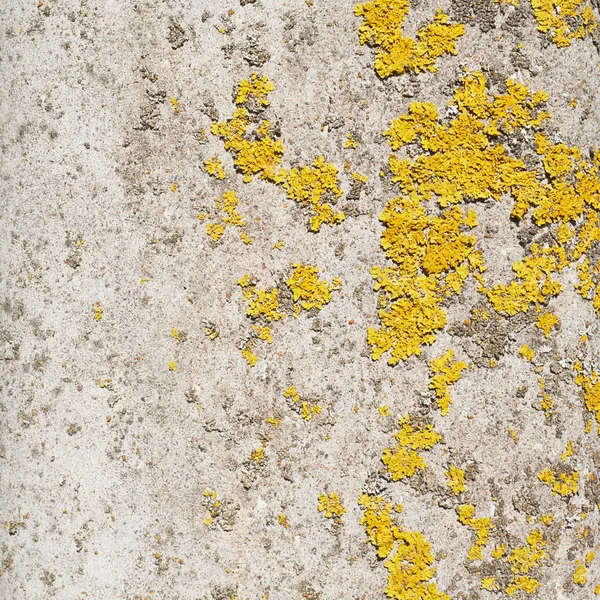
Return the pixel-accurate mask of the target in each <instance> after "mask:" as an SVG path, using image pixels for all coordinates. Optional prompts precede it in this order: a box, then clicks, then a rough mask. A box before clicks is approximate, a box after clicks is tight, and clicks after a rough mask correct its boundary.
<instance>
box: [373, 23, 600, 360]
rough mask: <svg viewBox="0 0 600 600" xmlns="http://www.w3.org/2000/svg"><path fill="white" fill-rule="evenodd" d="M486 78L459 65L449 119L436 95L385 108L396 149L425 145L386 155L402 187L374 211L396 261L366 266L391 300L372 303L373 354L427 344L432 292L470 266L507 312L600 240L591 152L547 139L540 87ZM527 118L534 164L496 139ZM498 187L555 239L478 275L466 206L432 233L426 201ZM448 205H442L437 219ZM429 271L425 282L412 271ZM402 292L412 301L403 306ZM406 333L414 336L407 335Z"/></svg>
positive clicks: (536, 303)
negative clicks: (378, 325) (403, 110)
mask: <svg viewBox="0 0 600 600" xmlns="http://www.w3.org/2000/svg"><path fill="white" fill-rule="evenodd" d="M382 35H386V34H385V32H383V33H382ZM486 84H487V81H486V78H485V76H484V75H483V74H482V73H481V72H476V73H473V74H469V75H466V76H465V77H464V78H463V80H462V83H461V85H460V86H459V88H458V89H457V90H456V92H455V94H454V99H453V100H452V101H451V105H453V107H454V109H455V113H454V115H455V116H453V117H452V118H451V119H449V120H448V121H447V122H442V121H441V120H440V118H439V115H438V111H437V109H436V107H435V106H434V105H433V104H431V103H427V102H413V103H412V104H411V105H410V106H409V110H408V113H407V114H404V115H402V116H400V117H398V118H396V119H394V120H393V121H392V122H391V124H390V127H389V128H388V129H387V130H386V131H385V132H384V135H385V136H386V137H387V138H388V140H389V144H390V146H391V148H392V150H393V151H398V150H401V149H402V147H403V146H405V145H406V144H413V145H416V146H417V147H419V146H420V149H421V150H422V152H421V153H419V154H417V156H416V158H410V157H407V156H403V157H399V156H398V155H396V154H393V155H392V156H390V159H389V169H390V172H391V179H392V181H393V182H394V183H396V184H398V186H399V188H400V191H401V192H402V194H403V197H401V198H397V199H394V200H392V201H390V203H388V207H386V210H385V211H384V213H383V214H382V221H383V222H384V223H385V225H386V231H385V232H384V236H383V237H382V247H383V249H384V250H385V251H386V253H387V254H388V258H390V260H392V261H394V262H395V263H396V264H395V266H394V268H392V269H387V270H385V269H380V268H378V269H376V270H375V271H374V273H373V275H374V277H375V279H376V280H377V286H376V289H377V290H380V289H381V290H383V292H382V294H380V298H381V304H382V308H380V311H382V310H383V307H385V306H386V305H389V306H390V308H391V307H394V308H395V309H396V311H395V314H394V313H392V312H391V310H389V309H388V310H387V311H384V313H383V314H380V318H381V320H382V324H383V323H384V321H385V326H384V327H382V329H381V330H379V331H377V330H371V331H370V332H369V336H370V343H371V345H373V346H375V349H374V358H376V357H377V356H380V355H381V354H382V353H384V352H386V351H387V350H391V349H392V348H394V345H393V341H394V337H399V338H400V339H402V340H403V341H402V344H401V345H402V347H403V348H402V350H396V348H394V349H395V350H396V355H395V356H393V357H392V359H393V362H394V364H395V363H396V362H398V360H401V359H403V356H410V355H411V354H414V353H415V352H414V351H413V347H415V346H416V347H417V348H418V347H420V346H421V345H422V344H424V343H431V340H432V339H435V332H436V330H437V329H440V328H441V327H443V326H444V325H445V313H444V312H443V311H442V310H441V309H440V308H439V304H440V303H441V300H439V298H440V296H441V295H442V294H445V295H446V296H447V295H451V294H453V293H454V294H455V293H459V292H460V291H461V289H462V285H463V283H464V281H465V279H466V278H467V277H468V275H469V272H472V273H473V275H474V277H475V279H476V280H477V281H478V283H479V288H478V289H479V291H480V292H482V293H484V294H485V295H486V296H487V298H488V300H489V301H490V302H491V304H492V305H493V307H494V309H495V310H496V311H497V312H498V313H501V314H504V315H507V316H512V315H515V314H517V313H519V312H527V311H528V310H529V309H530V308H532V307H533V308H536V309H538V312H539V310H540V308H541V307H542V306H544V305H546V304H547V303H548V301H549V299H550V298H552V297H553V296H557V295H558V294H559V293H560V292H561V291H562V289H563V288H562V285H561V284H560V282H559V281H557V280H556V279H555V278H554V277H555V275H556V274H559V273H560V272H561V271H562V270H563V269H564V268H565V267H566V266H567V265H569V264H572V263H573V262H575V261H577V260H579V258H581V257H582V256H583V255H584V254H585V253H586V252H587V251H588V250H589V249H590V248H591V247H592V245H593V244H594V243H596V242H598V241H600V218H599V217H598V209H599V208H600V176H599V173H598V167H599V165H600V158H598V153H596V154H595V155H594V156H593V160H591V161H588V160H585V159H584V158H583V153H582V152H581V151H580V150H579V149H578V148H576V147H570V146H567V145H566V144H562V143H556V144H554V143H553V142H552V141H551V140H550V139H549V138H547V137H546V136H545V135H543V134H542V133H541V131H540V128H541V126H542V124H543V123H544V121H546V120H547V119H549V118H550V115H549V113H547V112H544V111H543V110H542V106H541V105H542V103H543V102H545V101H546V100H547V99H548V96H547V94H546V93H545V92H541V91H540V92H537V93H535V94H533V93H531V92H530V91H529V90H528V89H527V88H526V87H525V86H524V85H522V84H519V83H516V82H515V81H513V80H510V79H509V80H508V81H507V82H506V91H505V92H504V93H500V94H496V95H494V96H493V97H492V98H489V97H488V93H487V90H486ZM525 129H526V130H530V131H532V132H533V134H534V136H535V146H536V151H537V153H538V155H539V157H540V163H539V164H540V167H538V168H537V169H536V168H528V167H527V166H526V165H525V163H524V162H523V160H521V159H519V158H516V157H514V156H512V155H511V154H509V152H508V151H507V150H506V149H505V147H504V146H503V145H502V144H501V143H498V136H499V135H500V134H503V135H508V134H513V133H514V132H515V131H519V130H525ZM413 156H414V155H413ZM506 194H508V195H510V196H512V197H513V198H514V207H513V211H512V217H513V218H515V219H517V220H520V219H522V218H523V217H524V215H525V214H526V212H527V211H528V210H529V209H530V208H533V220H534V222H535V223H536V224H537V225H538V226H541V225H551V226H552V227H553V231H555V233H556V236H555V239H556V242H555V243H553V244H552V245H547V244H546V245H540V244H531V247H530V248H528V250H527V252H526V255H525V256H524V258H523V259H522V260H520V261H517V262H515V263H514V264H513V271H514V278H513V280H512V281H510V282H508V283H506V284H505V283H500V284H495V285H487V284H486V283H485V281H484V278H483V273H484V271H485V264H484V263H483V259H482V256H481V254H480V253H478V252H476V251H475V250H474V249H473V246H474V244H475V239H474V236H468V235H467V234H466V233H465V232H464V226H467V227H474V226H476V223H477V220H476V218H475V214H474V213H471V214H470V215H469V214H467V215H466V216H465V215H462V219H463V221H462V223H461V226H462V229H461V231H460V234H461V235H457V233H456V228H450V230H449V229H448V227H447V226H445V227H444V228H442V230H441V232H440V233H439V234H438V236H437V237H438V239H439V238H441V239H442V240H443V242H444V243H442V244H440V243H435V244H431V242H430V239H429V238H430V237H431V232H430V229H431V228H432V226H434V227H435V225H434V224H433V219H432V218H431V217H429V216H428V214H427V212H426V210H425V203H426V202H429V201H431V200H435V201H437V202H438V204H439V205H440V207H441V208H447V207H449V206H451V205H453V204H458V203H462V202H465V201H466V200H471V199H488V198H493V199H496V200H500V199H501V198H502V196H503V195H506ZM449 216H450V215H448V214H447V213H442V215H441V216H440V218H444V219H445V220H446V219H448V217H449ZM457 216H458V215H453V217H454V218H456V217H457ZM451 220H452V219H451ZM433 239H434V241H436V239H435V237H434V238H433ZM453 246H454V247H453ZM428 250H429V256H427V252H428ZM448 257H450V259H451V260H450V261H448ZM442 274H443V277H442ZM427 275H429V279H430V280H431V279H433V281H426V280H425V279H418V278H423V277H425V276H427ZM432 276H435V277H432ZM580 276H581V278H582V281H581V283H580V285H579V289H580V293H581V294H582V295H583V296H584V297H590V295H591V294H592V292H594V293H595V301H596V303H597V305H598V309H599V310H600V292H598V293H597V292H595V289H597V288H598V281H597V280H598V279H600V275H593V274H592V272H591V270H590V268H589V266H588V263H585V262H584V263H582V265H581V266H580ZM424 288H426V291H425V290H424ZM384 292H385V295H384ZM407 297H408V298H410V299H411V300H412V302H408V303H406V304H408V305H409V306H410V305H412V309H409V308H407V307H406V306H405V298H407ZM425 301H427V305H426V306H425V307H423V310H421V305H422V304H423V303H424V302H425ZM393 317H396V318H393ZM402 321H404V323H407V322H408V323H419V325H420V328H419V329H418V330H417V331H414V332H408V331H407V325H404V326H403V327H402V326H401V324H400V323H401V322H402ZM557 324H558V323H557V322H556V320H555V318H553V317H549V316H542V317H540V323H539V325H540V328H542V329H543V331H544V332H545V334H549V332H550V331H551V328H552V327H554V326H556V325H557ZM394 326H395V327H394ZM411 333H412V335H411ZM413 336H415V337H417V341H416V343H411V342H412V337H413Z"/></svg>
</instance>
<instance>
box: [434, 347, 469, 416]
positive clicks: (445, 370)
mask: <svg viewBox="0 0 600 600" xmlns="http://www.w3.org/2000/svg"><path fill="white" fill-rule="evenodd" d="M453 359H454V350H448V351H447V352H446V353H445V354H442V356H440V357H438V358H434V359H433V360H431V362H430V363H429V371H430V372H431V374H432V375H433V377H432V378H431V381H430V382H429V388H430V389H432V390H435V395H436V400H437V405H438V407H439V408H440V409H441V411H442V415H447V414H448V409H449V407H450V404H451V403H452V399H451V398H450V390H449V387H450V386H451V385H453V384H454V383H456V382H457V381H458V380H459V379H460V376H461V374H462V372H463V371H464V370H465V369H466V368H467V363H465V362H463V361H457V360H453Z"/></svg>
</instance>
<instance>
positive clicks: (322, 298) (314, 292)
mask: <svg viewBox="0 0 600 600" xmlns="http://www.w3.org/2000/svg"><path fill="white" fill-rule="evenodd" d="M292 267H293V269H294V273H293V275H292V277H290V278H289V279H288V280H286V282H285V284H286V285H287V286H288V287H289V288H290V290H291V292H292V294H293V300H294V303H295V305H294V312H295V313H296V315H298V314H300V311H301V310H311V309H312V308H316V309H317V310H321V309H322V308H323V306H325V304H328V303H329V302H330V300H331V298H332V294H331V292H332V291H334V290H336V289H338V288H339V287H340V284H341V282H340V281H339V280H337V279H336V280H334V282H333V283H332V284H328V283H327V282H326V281H323V280H321V279H319V276H318V274H319V269H317V267H313V266H311V265H303V264H300V263H297V264H294V265H292Z"/></svg>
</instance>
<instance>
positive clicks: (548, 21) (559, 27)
mask: <svg viewBox="0 0 600 600" xmlns="http://www.w3.org/2000/svg"><path fill="white" fill-rule="evenodd" d="M531 7H532V8H533V14H534V15H535V19H536V21H537V24H538V31H540V32H542V33H547V34H548V36H549V37H550V39H551V40H552V42H554V43H555V44H556V45H557V46H558V47H559V48H564V47H566V46H570V45H571V41H572V40H579V39H583V38H584V37H585V36H586V34H590V33H591V32H592V31H594V29H596V27H597V23H596V21H595V19H594V15H593V13H592V10H591V8H590V6H589V5H587V4H585V5H584V0H531Z"/></svg>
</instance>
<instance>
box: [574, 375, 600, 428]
mask: <svg viewBox="0 0 600 600" xmlns="http://www.w3.org/2000/svg"><path fill="white" fill-rule="evenodd" d="M575 383H576V384H577V385H578V386H579V387H581V389H582V390H583V399H584V402H585V407H586V408H587V409H588V410H589V411H590V412H591V413H592V414H594V415H595V417H596V421H597V422H598V423H599V424H600V373H598V372H597V371H593V372H592V373H590V375H583V374H582V373H579V374H578V375H577V377H576V378H575Z"/></svg>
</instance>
